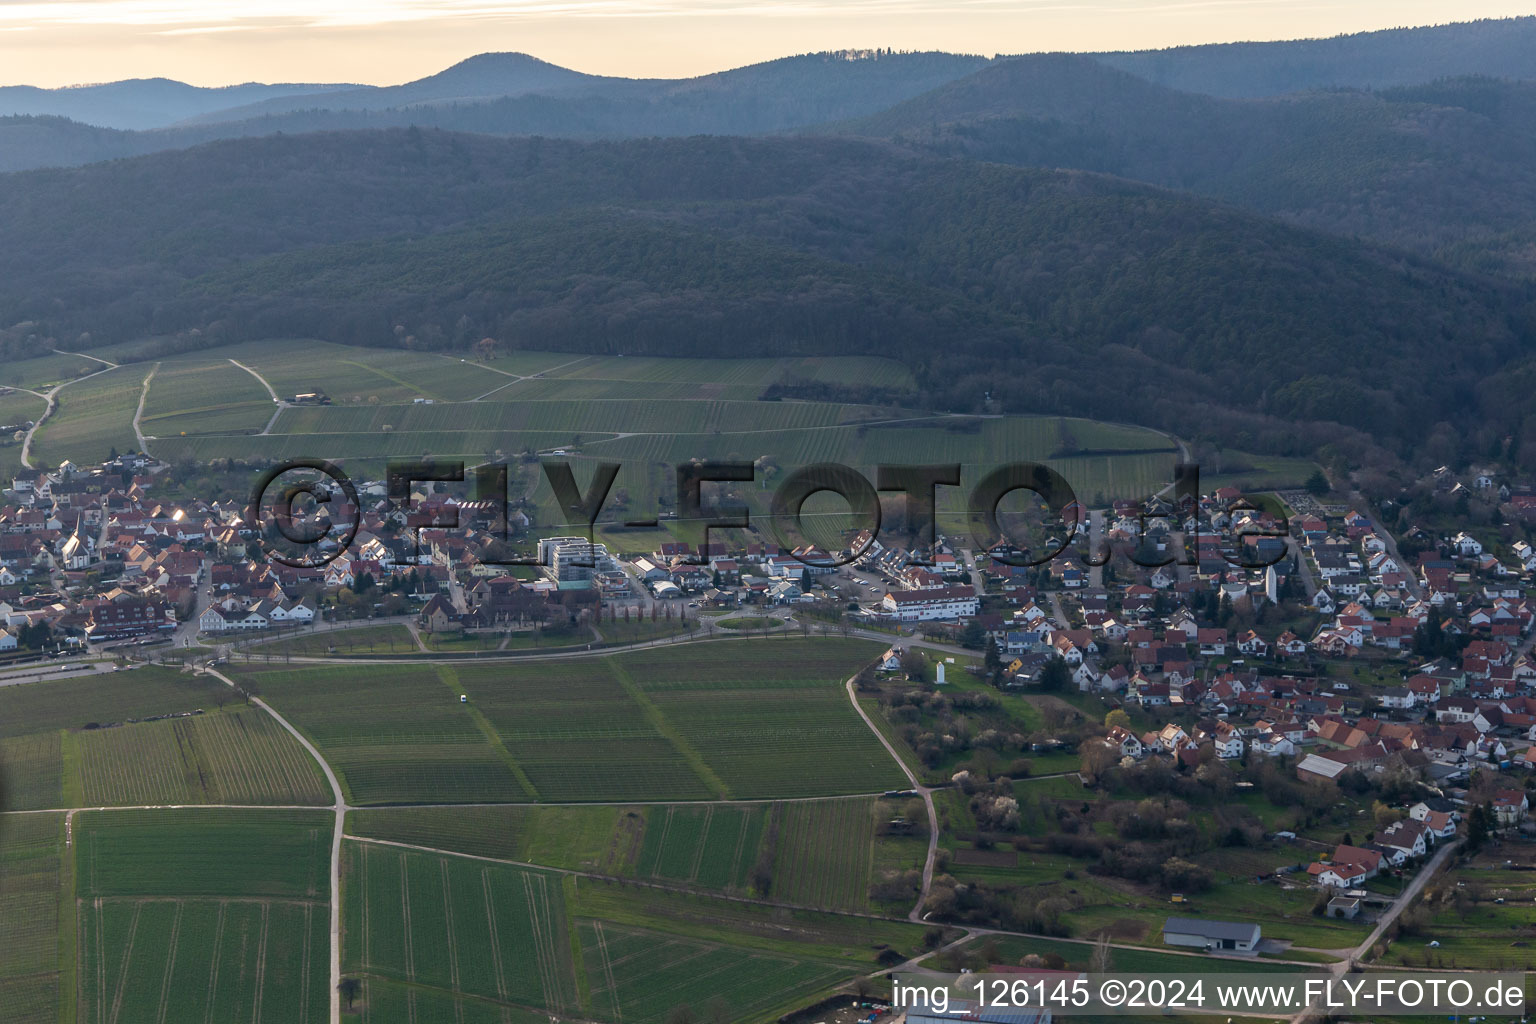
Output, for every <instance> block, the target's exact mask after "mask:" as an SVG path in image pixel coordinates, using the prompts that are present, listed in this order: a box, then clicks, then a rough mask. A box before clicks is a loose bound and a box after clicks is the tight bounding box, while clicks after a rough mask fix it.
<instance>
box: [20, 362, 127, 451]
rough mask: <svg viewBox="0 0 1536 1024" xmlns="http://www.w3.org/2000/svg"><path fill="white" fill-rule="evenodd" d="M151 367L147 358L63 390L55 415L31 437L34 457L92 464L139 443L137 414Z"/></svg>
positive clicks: (58, 397)
mask: <svg viewBox="0 0 1536 1024" xmlns="http://www.w3.org/2000/svg"><path fill="white" fill-rule="evenodd" d="M98 369H100V368H99V367H98ZM149 371H150V366H149V365H144V364H136V365H128V366H119V367H117V368H115V369H111V370H107V371H106V372H105V373H101V374H98V375H96V376H94V377H91V378H90V379H89V380H82V381H80V382H79V383H77V384H71V385H70V386H69V387H67V388H65V389H64V390H62V391H60V392H59V394H58V396H57V397H56V398H55V402H56V406H55V408H54V411H53V415H52V416H49V417H48V419H47V420H46V421H44V423H43V425H42V426H41V427H39V428H38V430H37V434H36V435H35V436H34V437H33V440H32V450H33V461H34V462H35V463H36V464H38V465H46V466H57V465H58V464H59V463H61V462H63V461H64V460H66V459H68V460H70V461H72V462H75V463H77V464H80V465H90V464H92V463H97V462H105V461H106V459H107V457H108V456H109V455H110V454H111V451H112V449H113V448H117V449H118V450H119V451H127V450H129V449H131V448H137V447H138V443H137V441H136V440H135V438H134V433H133V414H134V413H135V412H136V411H137V410H138V407H139V396H140V395H141V394H143V392H144V378H145V376H146V375H147V374H148V373H149Z"/></svg>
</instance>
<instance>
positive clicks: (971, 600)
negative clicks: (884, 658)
mask: <svg viewBox="0 0 1536 1024" xmlns="http://www.w3.org/2000/svg"><path fill="white" fill-rule="evenodd" d="M880 606H881V607H882V608H883V609H884V610H885V613H886V614H887V615H890V616H892V617H894V618H896V619H899V620H901V621H902V622H927V621H933V620H938V619H942V620H945V621H952V620H955V619H968V618H970V617H971V616H973V615H975V614H976V611H977V609H978V608H979V607H980V606H981V600H980V598H978V597H977V596H976V591H975V590H973V589H972V588H970V587H938V588H934V589H930V590H893V591H891V592H890V593H888V594H886V595H885V600H884V601H882V602H881V605H880Z"/></svg>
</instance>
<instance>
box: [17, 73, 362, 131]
mask: <svg viewBox="0 0 1536 1024" xmlns="http://www.w3.org/2000/svg"><path fill="white" fill-rule="evenodd" d="M354 88H358V87H357V86H349V85H315V84H298V83H294V84H287V85H263V84H258V83H250V84H246V85H228V86H221V87H218V88H204V87H201V86H195V85H187V84H186V83H184V82H176V81H172V80H171V79H168V78H137V79H129V80H126V81H122V82H109V83H105V84H102V85H76V86H69V87H66V88H63V89H39V88H37V87H35V86H30V85H7V86H0V116H6V115H14V116H24V117H65V118H69V119H70V120H71V121H79V122H80V123H82V124H88V125H91V126H93V127H100V128H117V129H121V130H127V131H143V130H148V129H153V128H163V127H165V126H167V125H170V124H175V123H176V122H177V121H183V120H186V119H187V118H191V117H196V116H198V115H199V114H207V113H210V112H212V111H215V110H223V109H228V108H231V107H239V106H244V105H247V104H251V103H257V102H260V101H262V100H265V99H271V98H275V97H278V96H292V95H305V96H314V97H317V98H318V97H322V96H325V95H327V94H329V93H332V92H337V91H341V90H346V89H354Z"/></svg>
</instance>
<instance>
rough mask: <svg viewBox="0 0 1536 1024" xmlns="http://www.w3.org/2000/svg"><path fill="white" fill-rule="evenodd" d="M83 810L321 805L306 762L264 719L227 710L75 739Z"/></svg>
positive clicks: (315, 774)
mask: <svg viewBox="0 0 1536 1024" xmlns="http://www.w3.org/2000/svg"><path fill="white" fill-rule="evenodd" d="M79 749H80V776H81V784H82V790H83V792H84V799H85V802H86V804H87V805H89V806H93V807H95V806H102V807H105V806H111V805H114V804H194V803H216V804H328V803H330V801H331V794H330V790H329V787H327V786H326V785H325V780H324V778H323V777H322V776H321V774H320V770H319V767H318V766H317V765H316V764H315V762H314V759H313V758H311V757H310V756H309V754H308V753H307V752H306V751H305V750H304V748H303V747H301V746H299V744H298V742H297V741H295V740H294V738H293V737H292V736H290V735H288V733H287V732H286V731H284V730H283V729H282V727H280V726H279V725H277V723H276V722H274V721H273V720H272V718H271V717H270V716H268V715H267V714H266V713H264V712H261V711H244V710H241V711H233V712H225V713H220V714H213V715H199V716H195V717H191V718H180V719H175V720H172V721H163V722H149V723H141V724H138V725H126V726H120V727H118V728H115V729H98V730H93V731H90V732H85V733H81V734H80V739H79Z"/></svg>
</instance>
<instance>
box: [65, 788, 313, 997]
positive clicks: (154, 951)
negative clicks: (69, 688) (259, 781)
mask: <svg viewBox="0 0 1536 1024" xmlns="http://www.w3.org/2000/svg"><path fill="white" fill-rule="evenodd" d="M331 825H332V817H331V815H329V814H327V813H323V812H303V811H281V812H277V811H233V810H221V809H204V810H175V811H169V810H167V811H95V812H82V813H80V814H77V815H76V816H75V822H74V835H75V843H76V859H77V863H78V874H79V902H78V909H77V916H78V935H79V965H80V967H79V974H80V978H79V982H80V984H79V999H80V1006H79V1011H80V1020H81V1021H84V1022H103V1024H107V1022H111V1021H114V1020H134V1021H138V1020H231V1019H251V1020H262V1019H266V1020H282V1021H316V1022H319V1021H323V1020H324V1018H325V1011H326V1005H327V1001H328V998H329V996H328V993H327V974H328V970H327V959H328V948H329V947H328V931H329V925H328V922H329V919H330V918H329V914H330V911H329V907H328V902H327V901H328V899H329V895H330V893H329V888H330V886H329V878H328V875H329V872H328V864H329V853H330V840H331Z"/></svg>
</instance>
